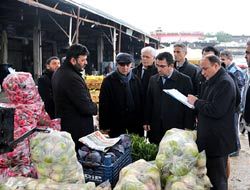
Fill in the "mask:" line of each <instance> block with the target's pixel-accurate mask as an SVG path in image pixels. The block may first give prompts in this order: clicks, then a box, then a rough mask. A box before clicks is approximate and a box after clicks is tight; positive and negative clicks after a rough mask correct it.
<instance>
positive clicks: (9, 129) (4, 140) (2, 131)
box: [0, 107, 15, 153]
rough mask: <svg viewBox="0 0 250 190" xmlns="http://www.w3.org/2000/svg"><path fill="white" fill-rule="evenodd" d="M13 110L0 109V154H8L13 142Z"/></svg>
mask: <svg viewBox="0 0 250 190" xmlns="http://www.w3.org/2000/svg"><path fill="white" fill-rule="evenodd" d="M14 112H15V109H14V108H5V107H0V153H5V152H10V151H12V148H11V147H9V146H8V145H9V143H10V142H12V141H13V140H14V137H13V136H14Z"/></svg>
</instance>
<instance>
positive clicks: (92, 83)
mask: <svg viewBox="0 0 250 190" xmlns="http://www.w3.org/2000/svg"><path fill="white" fill-rule="evenodd" d="M103 78H104V76H103V75H100V76H95V75H87V76H86V77H85V82H86V85H87V87H88V89H89V92H90V96H91V99H92V101H93V102H95V103H98V102H99V94H100V88H101V85H102V81H103Z"/></svg>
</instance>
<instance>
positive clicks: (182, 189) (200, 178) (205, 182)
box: [165, 151, 212, 190]
mask: <svg viewBox="0 0 250 190" xmlns="http://www.w3.org/2000/svg"><path fill="white" fill-rule="evenodd" d="M206 173H207V169H206V155H205V151H202V152H201V153H199V155H198V159H197V162H196V164H195V167H193V168H192V169H191V171H190V172H188V173H187V174H186V175H184V176H174V175H169V176H168V177H167V178H166V186H165V190H193V189H195V190H209V189H210V188H211V187H212V184H211V182H210V180H209V178H208V176H207V175H206Z"/></svg>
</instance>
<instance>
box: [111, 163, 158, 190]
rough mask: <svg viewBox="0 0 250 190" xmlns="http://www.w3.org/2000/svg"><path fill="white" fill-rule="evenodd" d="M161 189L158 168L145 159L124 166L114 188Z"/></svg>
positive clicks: (121, 189) (135, 189)
mask: <svg viewBox="0 0 250 190" xmlns="http://www.w3.org/2000/svg"><path fill="white" fill-rule="evenodd" d="M123 189H129V190H152V189H154V190H161V181H160V172H159V170H158V168H157V167H156V166H155V165H153V164H151V163H149V162H146V161H145V160H142V159H141V160H138V161H136V162H134V163H132V164H130V165H128V166H126V167H124V168H123V169H122V170H121V171H120V174H119V181H118V183H117V184H116V186H115V188H114V190H123Z"/></svg>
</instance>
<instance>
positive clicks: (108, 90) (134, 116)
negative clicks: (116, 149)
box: [99, 72, 143, 137]
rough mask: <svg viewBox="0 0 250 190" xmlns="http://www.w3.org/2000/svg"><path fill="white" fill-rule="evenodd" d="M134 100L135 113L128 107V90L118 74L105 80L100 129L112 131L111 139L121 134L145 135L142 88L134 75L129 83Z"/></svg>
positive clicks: (113, 74) (102, 87)
mask: <svg viewBox="0 0 250 190" xmlns="http://www.w3.org/2000/svg"><path fill="white" fill-rule="evenodd" d="M129 84H130V88H131V92H132V97H133V100H134V105H135V106H134V107H135V109H134V110H133V111H131V110H129V109H128V107H127V98H126V89H125V85H124V83H122V82H121V80H120V78H119V76H118V73H117V72H113V73H111V74H110V75H108V76H107V77H106V78H104V80H103V82H102V86H101V91H100V96H99V124H100V129H103V130H108V129H109V130H110V133H109V135H110V137H117V136H119V135H120V134H123V133H126V132H127V131H128V132H129V133H137V134H140V135H142V134H143V126H142V116H143V112H142V88H141V84H140V80H139V78H138V77H137V76H136V75H134V74H133V73H132V76H131V79H130V81H129Z"/></svg>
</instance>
